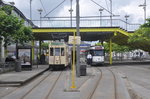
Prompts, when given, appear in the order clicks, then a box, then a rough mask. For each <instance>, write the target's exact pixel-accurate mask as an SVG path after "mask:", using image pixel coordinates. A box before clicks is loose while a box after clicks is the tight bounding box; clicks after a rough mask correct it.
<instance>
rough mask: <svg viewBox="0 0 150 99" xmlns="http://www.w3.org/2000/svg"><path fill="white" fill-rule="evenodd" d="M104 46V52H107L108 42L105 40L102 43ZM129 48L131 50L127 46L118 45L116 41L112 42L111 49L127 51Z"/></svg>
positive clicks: (120, 51)
mask: <svg viewBox="0 0 150 99" xmlns="http://www.w3.org/2000/svg"><path fill="white" fill-rule="evenodd" d="M104 48H105V51H106V52H109V43H107V42H106V43H104ZM131 50H133V49H132V48H131V47H129V46H125V45H118V44H116V43H112V51H115V52H119V53H122V52H129V51H131Z"/></svg>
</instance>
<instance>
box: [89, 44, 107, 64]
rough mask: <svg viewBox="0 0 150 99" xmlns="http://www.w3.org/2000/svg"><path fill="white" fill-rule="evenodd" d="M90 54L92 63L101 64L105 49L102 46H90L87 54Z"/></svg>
mask: <svg viewBox="0 0 150 99" xmlns="http://www.w3.org/2000/svg"><path fill="white" fill-rule="evenodd" d="M88 53H90V54H91V55H92V65H99V64H101V65H103V64H104V60H105V59H104V58H105V51H104V47H103V46H91V47H90V48H89V50H88V51H87V54H88Z"/></svg>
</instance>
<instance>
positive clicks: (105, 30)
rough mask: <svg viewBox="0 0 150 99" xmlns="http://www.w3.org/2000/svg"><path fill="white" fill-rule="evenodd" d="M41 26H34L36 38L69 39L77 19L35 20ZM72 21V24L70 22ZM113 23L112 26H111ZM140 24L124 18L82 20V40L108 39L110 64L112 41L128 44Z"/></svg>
mask: <svg viewBox="0 0 150 99" xmlns="http://www.w3.org/2000/svg"><path fill="white" fill-rule="evenodd" d="M33 22H34V24H37V25H39V27H34V28H32V31H33V32H34V36H35V40H39V41H42V40H60V39H64V40H65V41H66V42H67V41H68V38H69V36H71V35H73V33H76V24H75V22H76V21H75V20H73V21H72V22H71V23H70V20H41V21H39V20H33ZM69 23H70V24H69ZM110 25H111V26H110ZM139 26H140V24H129V23H127V22H125V21H123V20H120V19H119V20H117V19H114V20H112V24H110V20H109V19H108V20H106V19H104V20H103V21H102V22H101V21H100V20H96V19H92V20H80V36H81V40H82V41H97V40H99V41H107V42H110V43H109V44H110V64H112V54H111V53H112V42H114V43H117V44H121V45H127V44H128V42H127V40H128V36H129V35H132V33H134V30H136V29H137V28H138V27H139Z"/></svg>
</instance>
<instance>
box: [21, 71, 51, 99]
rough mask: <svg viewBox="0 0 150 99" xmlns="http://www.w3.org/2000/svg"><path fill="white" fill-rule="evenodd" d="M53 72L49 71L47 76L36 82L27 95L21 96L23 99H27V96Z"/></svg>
mask: <svg viewBox="0 0 150 99" xmlns="http://www.w3.org/2000/svg"><path fill="white" fill-rule="evenodd" d="M51 74H52V72H49V73H48V74H47V75H46V76H45V77H43V79H41V80H40V81H39V82H38V83H37V84H35V85H34V86H33V87H32V88H31V89H30V90H29V91H28V92H27V93H26V94H25V95H23V96H22V97H21V99H25V97H26V96H27V95H28V94H29V93H30V92H31V91H33V90H34V89H35V88H36V87H37V86H38V85H39V84H41V83H42V82H43V81H44V80H45V79H46V78H47V77H48V76H50V75H51Z"/></svg>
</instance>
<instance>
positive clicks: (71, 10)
mask: <svg viewBox="0 0 150 99" xmlns="http://www.w3.org/2000/svg"><path fill="white" fill-rule="evenodd" d="M72 1H73V0H70V5H71V8H70V9H69V12H70V26H71V27H72V12H73V9H72Z"/></svg>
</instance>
